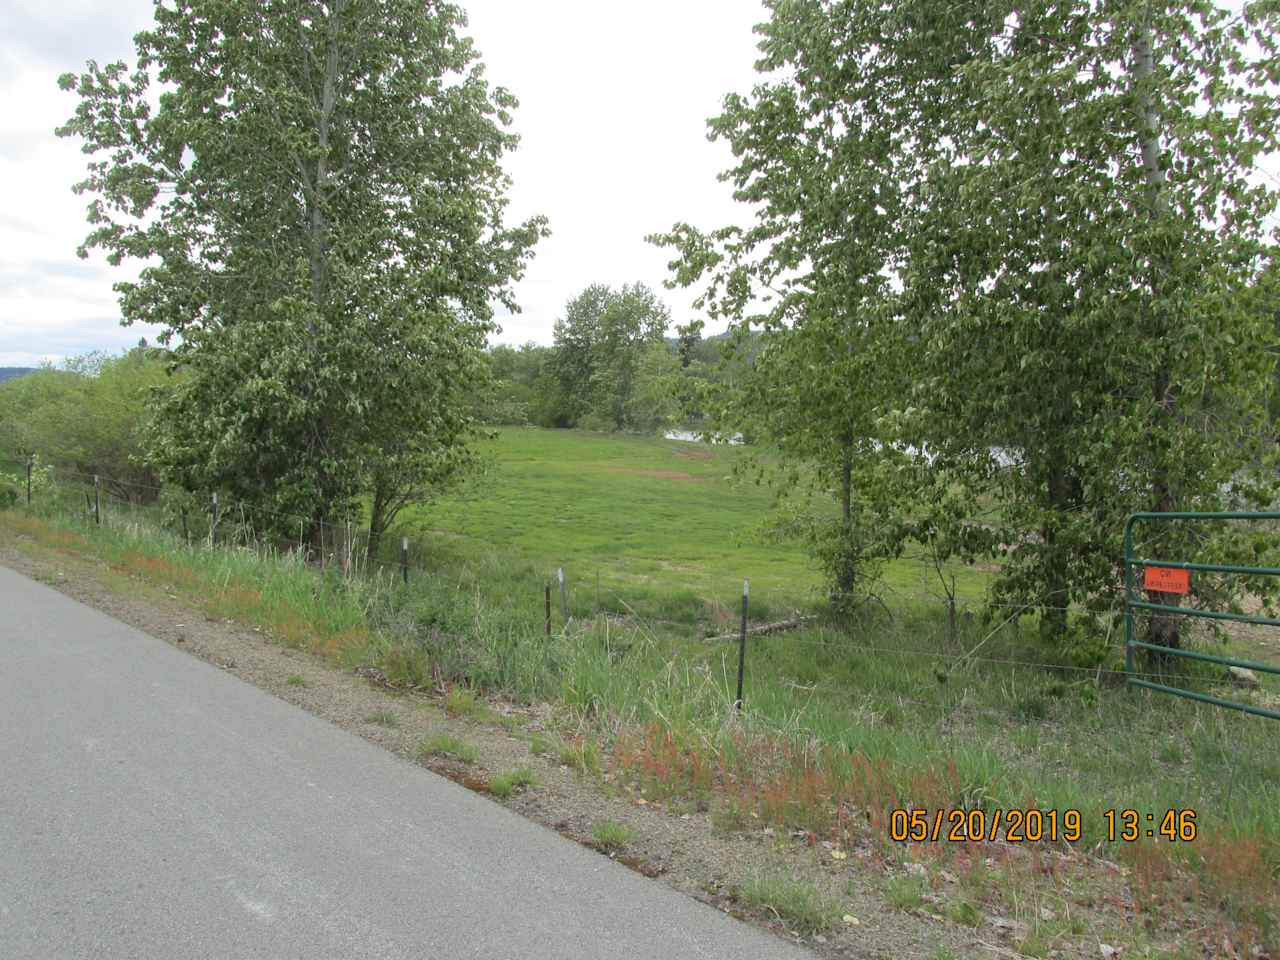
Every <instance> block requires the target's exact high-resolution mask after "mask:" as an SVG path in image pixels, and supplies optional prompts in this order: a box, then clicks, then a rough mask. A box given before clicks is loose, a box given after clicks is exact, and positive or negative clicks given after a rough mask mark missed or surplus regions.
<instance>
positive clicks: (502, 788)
mask: <svg viewBox="0 0 1280 960" xmlns="http://www.w3.org/2000/svg"><path fill="white" fill-rule="evenodd" d="M537 784H538V780H537V777H535V776H534V775H533V771H532V770H530V769H529V768H528V767H517V768H516V769H514V770H504V771H503V772H502V773H499V774H498V775H497V776H495V777H494V778H493V779H492V780H490V781H489V792H490V793H491V794H493V795H494V796H495V797H497V798H498V799H499V800H506V799H507V798H508V797H510V796H511V795H512V794H514V793H515V792H516V791H517V790H524V789H526V788H528V787H534V786H537Z"/></svg>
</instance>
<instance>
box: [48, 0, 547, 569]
mask: <svg viewBox="0 0 1280 960" xmlns="http://www.w3.org/2000/svg"><path fill="white" fill-rule="evenodd" d="M155 16H156V22H155V24H154V26H153V27H152V28H151V29H149V30H146V31H143V32H142V33H139V34H138V35H137V37H136V38H135V42H136V47H137V62H136V65H135V67H134V68H133V69H132V70H130V68H129V67H127V66H126V65H125V64H124V63H113V64H109V65H107V66H99V65H98V64H96V63H94V62H92V61H91V62H90V63H89V64H88V65H87V67H86V69H85V70H84V72H82V73H81V74H79V75H75V74H66V75H64V76H63V77H62V78H61V79H60V85H61V86H62V88H63V89H65V90H68V91H71V92H74V93H76V94H77V95H78V96H79V100H80V102H79V106H78V107H77V109H76V112H75V115H74V116H73V117H72V119H71V120H70V121H69V122H68V123H67V124H66V125H65V126H63V127H62V128H61V129H60V130H59V133H60V134H61V135H64V136H77V137H80V138H81V139H82V140H83V141H84V152H85V153H86V154H88V155H90V157H91V160H90V163H89V167H88V175H87V177H86V179H85V180H84V181H83V182H81V183H80V184H78V185H77V187H76V190H77V192H79V193H82V194H86V195H88V196H89V197H90V198H91V203H90V207H89V220H90V224H91V228H92V229H91V232H90V233H89V235H88V237H87V238H86V240H85V242H84V244H83V246H82V247H81V250H80V253H81V255H82V256H83V255H87V253H88V251H89V250H92V249H101V250H103V251H104V252H105V253H106V255H107V258H108V260H109V261H110V262H111V263H113V264H119V263H121V262H122V261H124V260H125V259H138V260H141V261H144V262H145V266H144V268H143V269H142V272H141V274H140V276H139V279H138V280H137V282H123V283H120V284H118V285H117V289H118V290H119V292H120V303H121V310H122V313H123V316H124V318H125V321H126V322H133V321H145V322H149V323H156V324H159V325H161V326H162V327H163V328H164V329H165V333H164V334H163V337H162V339H163V340H164V342H166V343H170V342H172V343H173V344H174V347H173V353H172V357H173V361H174V363H175V365H176V366H177V368H178V369H179V370H181V371H183V373H184V374H185V375H184V376H183V377H182V378H181V379H180V381H179V382H178V383H177V384H176V386H175V389H174V390H172V391H171V392H169V393H168V394H166V395H165V396H164V397H163V398H162V402H161V403H160V404H159V405H158V407H157V409H156V421H155V424H154V426H155V429H154V430H153V432H152V433H151V434H150V436H149V443H148V450H149V453H150V455H151V457H152V458H153V460H154V462H155V464H156V465H157V468H158V469H159V470H160V471H161V473H162V474H163V476H164V477H165V479H166V480H171V481H174V482H175V483H177V484H178V485H180V486H183V487H185V488H188V489H192V490H202V491H209V490H223V491H226V492H228V493H229V494H230V495H231V497H230V498H234V499H236V500H239V501H245V502H247V503H249V504H252V505H255V506H257V507H258V508H260V509H261V510H262V511H263V516H262V517H260V518H259V522H260V525H261V526H268V525H269V524H270V522H271V521H272V519H273V518H272V516H271V515H270V514H269V513H268V511H276V512H279V513H288V514H293V515H295V516H298V515H300V516H307V517H312V518H314V521H316V522H318V521H322V520H331V519H333V518H334V517H335V516H350V515H351V514H352V513H354V512H355V506H356V502H357V499H358V498H359V497H360V496H361V495H363V494H368V495H369V496H370V497H371V499H372V504H371V509H370V514H371V516H370V527H371V530H370V533H371V541H374V543H372V544H371V546H376V540H377V537H378V536H379V534H380V533H381V532H382V529H384V528H385V526H386V525H387V524H388V523H389V522H390V518H392V517H394V514H395V512H396V510H398V509H399V507H400V506H402V505H403V504H404V502H407V501H408V500H410V499H415V500H416V499H418V498H419V497H420V496H421V494H422V492H423V491H424V490H430V489H433V488H434V487H436V486H437V485H438V484H439V483H440V482H442V481H443V480H445V479H447V478H448V477H450V476H452V475H453V474H454V473H455V472H456V471H457V470H458V469H459V468H460V467H461V466H465V464H466V462H467V457H466V454H465V452H464V450H463V446H464V443H465V441H466V439H467V437H468V436H469V435H470V434H471V432H472V425H473V421H474V414H473V409H472V401H473V398H474V395H475V392H476V391H477V390H478V389H480V388H481V387H482V385H483V383H484V380H485V366H484V364H483V361H482V358H481V350H482V348H483V346H484V342H485V337H486V335H487V333H488V332H489V331H490V330H492V329H493V322H492V316H493V305H494V304H495V303H497V304H502V305H503V306H505V307H507V308H509V309H515V308H516V305H515V303H514V301H513V295H512V289H511V284H512V282H513V281H514V280H516V279H517V278H519V276H520V275H521V273H522V271H523V268H524V264H525V262H526V260H527V259H528V257H529V256H530V252H531V249H532V247H533V245H534V243H535V242H536V241H537V239H538V238H539V237H540V236H542V235H543V234H544V232H545V228H544V224H543V221H542V220H541V219H540V218H535V219H532V220H530V221H528V222H526V223H524V224H521V225H518V226H516V227H508V226H506V225H504V222H503V215H504V209H505V206H506V202H507V201H506V197H505V192H506V188H507V185H508V181H507V177H506V175H505V174H504V172H503V170H502V167H501V165H500V163H501V160H502V158H503V156H504V154H505V153H507V152H508V151H509V150H511V149H513V148H514V146H515V144H516V138H515V137H514V135H512V134H511V133H509V132H507V130H506V129H505V128H506V127H507V126H508V125H509V124H510V122H511V115H510V111H511V110H512V109H513V108H514V107H515V105H516V102H515V100H514V98H513V97H512V96H511V95H510V94H509V93H508V92H507V91H506V90H504V89H502V88H495V89H490V87H489V86H488V84H487V82H486V80H485V79H484V75H483V68H482V66H481V65H480V64H479V63H478V60H477V54H476V52H475V50H474V48H473V46H472V44H471V42H470V40H468V39H465V38H464V37H463V36H462V35H461V34H460V32H459V31H460V30H461V29H462V28H463V27H464V26H465V19H464V15H463V13H462V11H461V10H460V9H459V8H457V7H455V6H452V5H426V6H424V5H423V4H420V3H413V2H408V0H392V2H389V3H383V2H378V3H375V2H372V0H336V2H334V3H332V4H327V5H324V6H321V7H316V6H315V5H314V4H308V3H304V2H301V0H286V2H284V3H279V4H271V5H269V6H265V7H263V6H260V5H258V4H254V3H244V2H228V0H180V2H179V3H177V4H176V6H165V5H158V6H157V7H156V8H155ZM157 81H161V82H162V83H163V86H164V90H163V92H162V93H161V95H160V96H159V97H158V106H153V103H155V102H156V98H155V97H154V96H153V93H152V85H153V84H155V83H156V82H157ZM317 530H318V528H315V527H314V524H313V538H314V536H315V534H316V532H317ZM289 532H290V533H291V534H293V533H296V531H289Z"/></svg>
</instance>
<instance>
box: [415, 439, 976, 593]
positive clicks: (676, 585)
mask: <svg viewBox="0 0 1280 960" xmlns="http://www.w3.org/2000/svg"><path fill="white" fill-rule="evenodd" d="M482 450H483V452H484V454H485V456H486V457H487V458H488V460H489V469H488V470H487V471H486V474H485V476H484V477H483V478H482V479H480V480H478V481H477V482H476V483H474V484H472V485H470V486H469V487H468V488H467V489H466V490H465V491H463V492H460V493H457V494H453V495H450V496H446V497H443V498H441V499H440V500H438V501H436V502H434V503H431V504H429V505H422V506H417V507H413V508H410V509H407V510H405V511H404V513H402V514H401V517H400V522H401V523H402V525H404V526H405V527H407V528H408V529H409V530H411V531H413V533H414V534H415V536H416V537H417V538H419V539H423V540H424V541H425V546H426V550H427V553H428V555H429V556H428V558H427V562H428V564H429V565H430V566H432V567H436V568H439V569H450V568H455V567H457V566H458V565H459V564H460V563H466V562H469V561H472V560H474V559H475V558H477V557H480V556H487V555H489V554H491V553H493V552H495V551H497V552H499V553H501V554H502V555H504V556H508V557H510V558H511V559H512V560H517V561H523V562H526V563H529V564H532V565H533V566H534V567H535V568H537V569H539V570H543V571H546V573H547V574H551V573H553V572H554V571H555V569H556V568H557V567H561V566H563V567H564V568H565V571H566V575H567V576H568V578H569V579H570V582H571V584H572V585H573V587H574V589H575V594H576V596H578V597H579V599H582V598H584V597H585V594H586V593H588V592H593V591H594V589H595V583H596V578H597V576H599V579H600V583H601V589H602V591H604V592H605V594H606V596H605V597H603V598H602V602H604V601H607V600H608V599H609V596H610V595H613V594H616V595H617V596H619V597H621V598H622V599H625V600H627V601H628V602H631V598H632V597H636V598H638V599H639V600H640V601H643V600H644V599H645V597H646V596H648V595H651V594H653V593H655V592H662V591H667V592H669V593H670V594H671V595H679V596H680V597H684V598H686V599H687V598H690V596H691V595H692V597H696V598H700V599H704V600H712V601H719V602H721V603H725V604H728V605H730V606H733V605H734V604H735V603H736V598H737V597H738V596H739V595H740V593H741V589H742V580H743V578H749V579H750V581H751V584H752V593H753V597H755V598H757V599H758V600H759V601H760V602H761V603H762V604H765V605H767V606H768V607H769V608H770V609H777V610H782V609H785V608H788V607H794V606H797V605H802V606H803V605H808V604H811V603H813V602H815V601H817V600H818V599H819V598H820V595H821V577H820V576H819V573H818V571H817V570H816V568H815V566H814V564H813V561H812V560H811V559H810V558H809V557H808V556H807V555H806V553H805V551H804V550H803V549H802V548H801V547H800V546H799V545H797V544H794V543H779V542H771V540H770V538H769V537H767V535H766V534H765V531H764V525H765V522H766V520H767V519H768V517H769V513H770V510H771V507H772V504H773V500H774V496H773V493H772V492H771V491H770V490H769V489H768V487H767V486H765V485H757V484H756V483H754V482H753V481H752V480H750V479H739V478H736V477H735V476H734V467H735V465H737V464H739V463H741V462H742V460H743V458H744V457H745V451H744V450H743V449H742V448H738V447H730V446H712V445H709V444H700V443H687V442H683V441H678V440H664V439H660V438H647V437H621V436H617V435H609V434H591V433H584V432H581V431H571V430H543V429H538V428H532V427H530V428H504V429H502V430H500V431H499V432H498V436H497V439H496V440H494V441H492V442H489V443H486V444H484V445H482ZM834 509H835V503H834V500H833V502H832V510H833V511H834ZM949 573H955V575H956V582H957V586H958V588H959V592H960V593H961V595H962V596H965V597H969V598H977V597H978V596H980V595H981V592H982V589H983V587H984V585H985V582H986V579H987V578H986V576H985V575H984V574H983V573H981V572H979V571H976V570H974V569H972V568H967V567H963V566H957V567H956V568H955V569H954V570H951V569H949ZM885 581H886V584H887V586H888V588H889V589H891V590H893V591H896V592H898V593H903V594H906V595H912V596H914V595H924V594H926V593H927V592H928V591H929V590H937V589H938V584H937V580H936V577H935V575H934V573H933V571H932V570H931V569H930V568H928V567H927V566H926V565H925V564H923V563H920V562H914V561H905V560H904V561H897V562H896V563H894V564H891V565H890V566H889V568H888V569H887V570H886V571H885Z"/></svg>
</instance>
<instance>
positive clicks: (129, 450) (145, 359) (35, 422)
mask: <svg viewBox="0 0 1280 960" xmlns="http://www.w3.org/2000/svg"><path fill="white" fill-rule="evenodd" d="M166 367H167V364H166V361H165V356H164V351H163V350H156V349H153V348H149V347H145V346H138V347H135V348H134V349H132V350H129V351H128V352H126V353H124V354H121V355H119V356H108V355H106V354H103V353H88V354H83V355H81V356H76V357H71V358H69V359H68V360H67V361H66V363H65V364H64V366H63V369H56V368H54V367H46V368H43V369H40V370H37V371H36V372H35V373H31V374H28V375H27V376H25V377H21V378H19V379H15V380H11V381H9V382H7V383H5V384H3V385H0V456H6V457H16V458H19V459H24V460H25V459H26V457H27V456H29V455H35V456H37V457H38V458H39V459H40V460H42V461H44V462H45V463H50V464H53V465H55V466H56V467H57V468H58V469H61V470H70V471H73V472H75V473H78V474H81V475H82V476H85V477H90V476H93V475H95V474H97V475H100V476H101V477H102V482H103V483H104V485H106V487H107V489H109V490H110V491H111V492H112V493H113V494H114V495H115V496H117V497H120V498H121V499H124V500H129V501H132V502H148V501H151V500H154V499H155V496H156V491H157V488H158V478H157V477H156V475H155V473H154V471H153V470H151V469H150V467H149V466H148V465H147V464H146V462H145V458H144V453H145V443H144V441H145V429H146V416H147V414H146V405H147V401H148V399H149V397H150V395H151V393H152V391H153V390H155V389H157V388H158V387H161V386H162V385H164V384H165V383H166V381H167V379H168V378H167V375H166Z"/></svg>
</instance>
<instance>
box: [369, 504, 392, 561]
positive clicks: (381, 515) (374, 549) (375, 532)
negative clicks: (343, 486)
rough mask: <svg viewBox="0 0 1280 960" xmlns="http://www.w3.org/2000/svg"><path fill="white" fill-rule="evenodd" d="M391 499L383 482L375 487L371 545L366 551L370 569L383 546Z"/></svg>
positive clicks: (370, 528)
mask: <svg viewBox="0 0 1280 960" xmlns="http://www.w3.org/2000/svg"><path fill="white" fill-rule="evenodd" d="M389 500H390V496H389V494H388V491H387V488H386V486H385V485H384V484H382V483H376V484H374V487H373V503H372V505H371V506H370V507H369V546H368V549H367V551H366V553H365V559H366V560H367V561H368V566H369V569H370V570H372V569H373V565H374V563H375V562H376V561H377V559H378V548H379V547H380V546H382V535H383V534H384V533H386V532H387V525H388V523H390V520H391V518H390V517H388V516H387V503H388V501H389Z"/></svg>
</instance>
